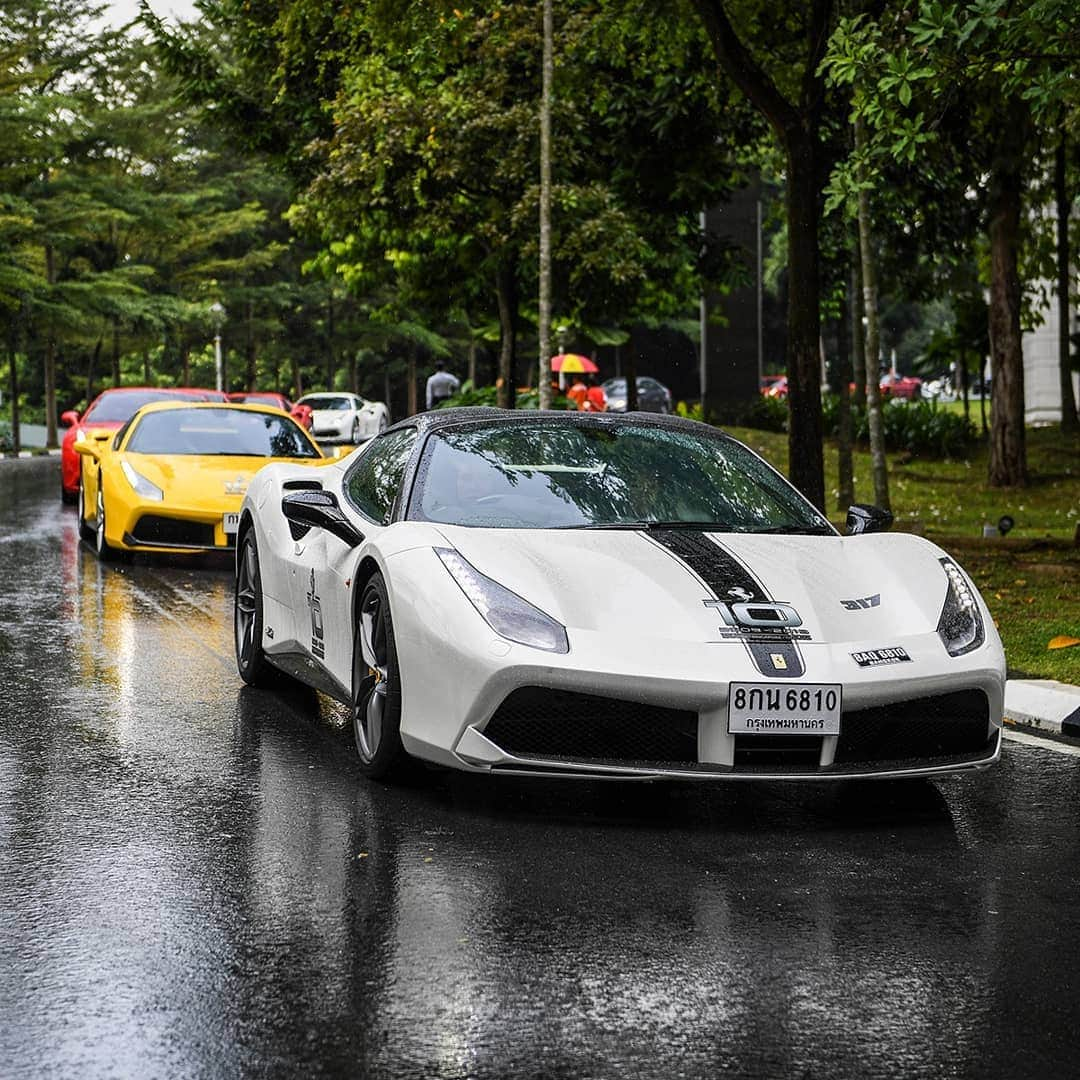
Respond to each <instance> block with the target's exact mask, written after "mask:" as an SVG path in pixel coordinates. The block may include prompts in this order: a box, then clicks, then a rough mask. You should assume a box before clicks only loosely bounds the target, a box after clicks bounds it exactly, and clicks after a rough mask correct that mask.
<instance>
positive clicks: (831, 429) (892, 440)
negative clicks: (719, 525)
mask: <svg viewBox="0 0 1080 1080" xmlns="http://www.w3.org/2000/svg"><path fill="white" fill-rule="evenodd" d="M821 412H822V420H823V422H824V430H825V434H826V435H829V436H832V437H834V438H835V436H836V434H837V432H838V430H839V421H840V399H839V398H838V397H837V396H836V395H835V394H825V395H824V397H823V398H822V402H821ZM881 417H882V424H883V426H884V429H885V449H886V450H892V451H898V450H906V451H907V452H908V453H910V454H915V455H918V456H921V457H928V458H964V457H967V456H968V455H969V454H970V453H971V450H972V448H973V447H974V446H975V445H976V443H977V442H978V433H977V432H976V430H975V425H974V424H972V423H971V422H970V421H968V420H965V419H964V417H963V416H961V415H959V414H958V413H954V412H950V411H948V410H947V409H942V408H939V407H938V404H937V402H935V401H904V400H900V399H897V398H893V399H891V400H886V401H884V402H883V403H882V410H881ZM851 420H852V427H853V430H854V433H855V441H856V442H857V443H860V444H863V445H866V444H868V443H869V442H870V424H869V421H868V420H867V415H866V408H865V406H863V405H862V404H861V403H860V404H858V405H856V404H855V403H854V402H853V403H852V408H851ZM743 422H744V423H745V424H746V426H747V427H752V428H757V429H758V430H760V431H787V427H788V406H787V402H786V401H784V400H782V399H780V398H766V397H763V398H760V399H759V400H758V401H756V402H754V404H753V405H752V406H751V407H750V408H749V410H748V411H747V413H746V415H745V419H744V420H743Z"/></svg>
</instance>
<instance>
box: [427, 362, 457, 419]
mask: <svg viewBox="0 0 1080 1080" xmlns="http://www.w3.org/2000/svg"><path fill="white" fill-rule="evenodd" d="M445 367H446V365H445V364H444V363H443V362H442V361H441V360H440V361H438V363H436V365H435V374H434V375H432V376H431V377H430V378H429V379H428V381H427V393H426V395H425V398H426V401H427V407H428V409H434V408H435V407H436V406H437V405H438V404H439V403H440V402H442V401H445V400H446V399H447V398H451V397H453V396H454V395H455V394H456V393H457V392H458V390H460V389H461V381H460V380H459V379H458V377H457V376H456V375H451V374H450V372H449V371H445V370H443V369H444V368H445Z"/></svg>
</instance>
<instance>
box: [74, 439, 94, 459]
mask: <svg viewBox="0 0 1080 1080" xmlns="http://www.w3.org/2000/svg"><path fill="white" fill-rule="evenodd" d="M71 449H72V450H74V451H75V453H76V454H81V455H82V456H83V457H90V458H93V459H94V460H95V461H100V460H101V447H100V445H99V444H98V442H97V440H96V439H79V441H78V442H76V443H75V445H74V446H73V447H72V448H71Z"/></svg>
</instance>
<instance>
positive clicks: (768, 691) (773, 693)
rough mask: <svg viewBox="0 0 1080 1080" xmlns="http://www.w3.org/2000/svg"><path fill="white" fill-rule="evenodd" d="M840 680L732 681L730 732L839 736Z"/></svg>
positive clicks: (738, 733) (729, 700) (729, 689)
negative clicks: (835, 681)
mask: <svg viewBox="0 0 1080 1080" xmlns="http://www.w3.org/2000/svg"><path fill="white" fill-rule="evenodd" d="M840 696H841V695H840V684H839V683H787V684H786V685H783V684H778V683H775V682H773V683H731V684H730V685H729V687H728V733H729V734H731V735H839V734H840Z"/></svg>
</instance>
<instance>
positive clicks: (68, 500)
mask: <svg viewBox="0 0 1080 1080" xmlns="http://www.w3.org/2000/svg"><path fill="white" fill-rule="evenodd" d="M78 499H79V493H78V492H77V491H76V492H74V493H72V492H70V491H68V489H67V488H66V487H64V485H63V484H61V485H60V501H61V502H62V503H63V504H64V505H65V506H71V505H72V504H73V503H76V502H78Z"/></svg>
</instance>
